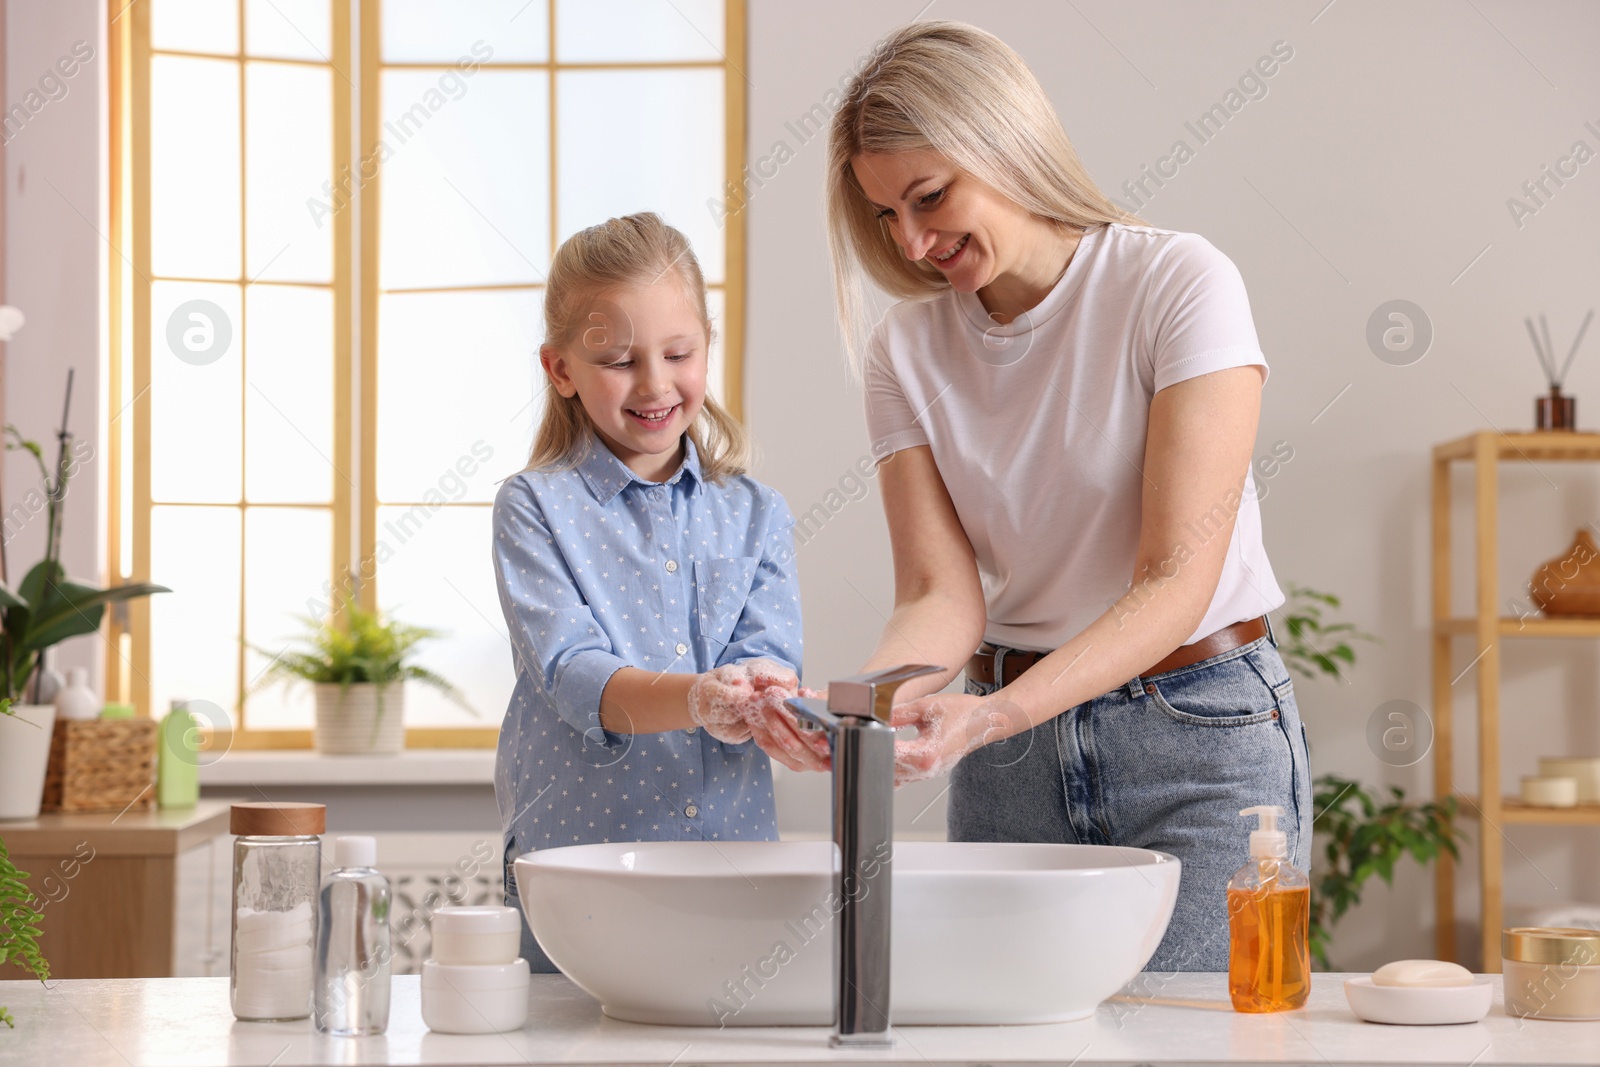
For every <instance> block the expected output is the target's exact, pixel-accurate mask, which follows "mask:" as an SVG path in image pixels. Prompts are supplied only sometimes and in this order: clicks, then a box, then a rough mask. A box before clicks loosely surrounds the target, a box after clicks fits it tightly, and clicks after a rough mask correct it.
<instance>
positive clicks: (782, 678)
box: [689, 660, 828, 755]
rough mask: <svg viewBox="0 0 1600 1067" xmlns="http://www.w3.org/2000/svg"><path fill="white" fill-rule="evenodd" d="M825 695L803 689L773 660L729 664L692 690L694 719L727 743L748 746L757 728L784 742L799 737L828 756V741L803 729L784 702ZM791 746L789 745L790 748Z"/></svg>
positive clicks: (709, 675) (792, 675)
mask: <svg viewBox="0 0 1600 1067" xmlns="http://www.w3.org/2000/svg"><path fill="white" fill-rule="evenodd" d="M820 695H821V694H820V693H819V692H818V691H817V690H814V689H808V688H805V687H804V686H801V685H800V684H799V679H798V678H796V677H795V674H794V672H793V671H790V670H788V669H786V668H784V667H781V666H779V665H778V664H776V663H772V662H771V661H769V660H751V661H747V662H744V663H735V664H730V665H728V666H726V667H719V668H717V669H716V670H715V671H712V672H710V673H709V674H707V675H706V676H705V677H704V678H702V679H701V681H700V682H699V683H697V684H696V685H695V687H694V688H693V689H692V690H691V691H690V694H689V710H690V716H691V718H693V719H694V720H695V721H696V722H698V723H700V724H701V725H702V726H704V727H705V728H706V732H707V733H709V734H710V735H711V736H712V737H714V738H716V739H717V740H719V741H722V742H723V743H725V744H739V743H742V742H744V741H748V740H749V739H750V737H751V735H752V727H755V728H756V729H760V730H762V731H763V732H764V733H766V734H767V735H768V736H770V737H772V738H773V740H775V741H778V742H779V743H782V742H783V740H784V736H783V735H784V734H785V733H793V734H795V735H797V736H798V737H799V738H800V739H801V741H802V743H803V744H805V745H806V746H807V747H809V748H810V749H811V750H812V751H813V752H814V753H817V754H819V755H825V754H826V752H827V745H828V742H827V737H826V736H825V735H824V734H823V733H822V732H821V731H810V730H802V729H800V728H799V726H798V723H797V722H796V720H795V718H794V715H793V713H792V712H790V711H789V709H788V708H787V707H785V706H784V701H785V700H788V699H789V698H790V697H794V696H805V697H817V696H820ZM785 747H788V746H785Z"/></svg>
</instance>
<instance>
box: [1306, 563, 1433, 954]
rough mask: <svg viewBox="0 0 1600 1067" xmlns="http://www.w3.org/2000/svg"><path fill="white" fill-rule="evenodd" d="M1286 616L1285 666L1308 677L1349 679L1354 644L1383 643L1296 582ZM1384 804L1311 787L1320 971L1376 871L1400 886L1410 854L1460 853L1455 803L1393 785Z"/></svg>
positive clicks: (1355, 790) (1335, 781) (1334, 787)
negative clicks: (1400, 870) (1398, 875)
mask: <svg viewBox="0 0 1600 1067" xmlns="http://www.w3.org/2000/svg"><path fill="white" fill-rule="evenodd" d="M1286 592H1287V593H1288V600H1287V602H1286V603H1285V604H1284V606H1283V609H1282V612H1283V616H1284V629H1285V630H1286V631H1287V632H1286V633H1285V634H1284V635H1283V636H1281V637H1280V638H1279V641H1278V652H1279V654H1280V655H1282V657H1283V662H1284V664H1285V665H1286V666H1287V667H1288V668H1289V669H1290V670H1293V671H1295V672H1297V673H1299V674H1300V675H1302V676H1304V677H1306V678H1317V677H1321V676H1329V677H1333V678H1337V679H1341V680H1342V679H1343V678H1344V676H1345V672H1346V671H1347V670H1348V669H1349V668H1351V667H1353V666H1355V662H1356V654H1355V649H1354V648H1353V647H1351V644H1350V642H1352V641H1372V642H1375V641H1377V640H1378V638H1376V637H1374V636H1373V635H1371V634H1368V633H1364V632H1362V631H1361V630H1359V629H1357V628H1356V627H1355V626H1354V625H1353V624H1351V623H1346V622H1333V621H1330V620H1329V619H1328V618H1327V615H1328V613H1329V610H1330V609H1334V610H1336V609H1338V607H1339V606H1340V605H1339V598H1338V597H1336V596H1334V595H1332V594H1331V593H1320V592H1317V591H1316V590H1313V589H1307V588H1305V587H1303V586H1298V585H1290V586H1288V588H1287V590H1286ZM1389 794H1390V795H1389V797H1388V798H1387V799H1380V798H1379V796H1378V795H1376V794H1375V793H1373V792H1369V791H1368V790H1367V789H1366V788H1365V787H1363V786H1362V785H1361V783H1359V782H1356V781H1353V780H1351V779H1348V778H1341V777H1339V776H1338V775H1333V774H1324V775H1321V776H1319V777H1317V778H1316V779H1315V780H1314V782H1313V783H1312V808H1313V810H1314V811H1316V813H1317V816H1316V822H1315V823H1314V824H1313V827H1312V829H1313V832H1314V833H1315V834H1318V835H1320V836H1321V839H1322V842H1323V851H1322V858H1321V862H1320V863H1317V864H1314V865H1313V871H1312V879H1311V929H1310V940H1311V954H1312V957H1313V959H1314V960H1315V961H1316V964H1317V966H1319V967H1320V968H1322V969H1323V970H1332V969H1333V965H1332V963H1331V961H1330V959H1329V949H1330V947H1331V944H1332V938H1333V925H1334V923H1336V922H1338V921H1339V919H1340V918H1341V917H1343V916H1344V914H1345V913H1346V912H1347V911H1349V910H1350V909H1351V908H1353V907H1355V906H1356V905H1357V904H1359V903H1360V902H1361V892H1362V887H1363V886H1364V885H1365V884H1366V882H1367V881H1368V879H1370V878H1371V877H1372V876H1373V875H1374V874H1376V875H1377V876H1378V877H1380V878H1382V879H1383V880H1384V882H1385V883H1387V884H1393V881H1394V867H1395V864H1396V863H1397V862H1399V860H1401V859H1402V858H1404V857H1405V856H1407V855H1409V856H1411V858H1413V859H1415V860H1416V861H1417V862H1418V863H1421V864H1423V865H1424V866H1425V865H1427V864H1428V863H1431V862H1432V861H1433V860H1435V859H1437V858H1438V856H1439V853H1440V852H1448V853H1450V854H1451V855H1452V856H1454V855H1457V854H1458V853H1457V847H1456V843H1457V841H1458V840H1459V839H1460V837H1461V831H1460V830H1459V829H1458V828H1457V827H1456V825H1455V816H1456V802H1455V798H1454V797H1444V798H1442V799H1439V800H1436V801H1428V802H1424V803H1421V804H1417V803H1412V802H1408V801H1407V800H1406V798H1405V791H1404V790H1402V789H1400V788H1398V787H1396V786H1390V787H1389Z"/></svg>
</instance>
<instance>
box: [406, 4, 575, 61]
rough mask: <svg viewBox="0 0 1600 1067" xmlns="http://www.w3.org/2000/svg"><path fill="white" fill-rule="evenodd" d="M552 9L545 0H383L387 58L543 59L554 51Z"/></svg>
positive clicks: (409, 59) (408, 59) (420, 59)
mask: <svg viewBox="0 0 1600 1067" xmlns="http://www.w3.org/2000/svg"><path fill="white" fill-rule="evenodd" d="M548 11H549V9H548V8H546V7H545V0H476V2H475V3H470V4H461V3H452V4H446V3H441V2H440V0H384V3H383V18H382V32H383V61H384V62H385V63H449V64H451V65H452V66H453V65H454V64H456V63H457V62H459V61H460V60H462V59H463V58H466V59H468V60H469V61H470V60H471V59H473V58H476V59H477V60H478V61H480V62H482V61H486V60H489V61H498V62H501V63H543V62H544V61H545V60H546V59H547V58H548V56H549V49H550V45H549V39H550V16H549V14H548ZM491 57H492V60H491Z"/></svg>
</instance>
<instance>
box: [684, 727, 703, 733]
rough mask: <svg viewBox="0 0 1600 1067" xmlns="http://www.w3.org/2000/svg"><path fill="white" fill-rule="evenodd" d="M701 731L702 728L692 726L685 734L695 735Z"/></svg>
mask: <svg viewBox="0 0 1600 1067" xmlns="http://www.w3.org/2000/svg"><path fill="white" fill-rule="evenodd" d="M699 731H700V727H698V726H691V727H689V728H688V729H687V730H685V731H683V732H684V733H686V734H693V733H699Z"/></svg>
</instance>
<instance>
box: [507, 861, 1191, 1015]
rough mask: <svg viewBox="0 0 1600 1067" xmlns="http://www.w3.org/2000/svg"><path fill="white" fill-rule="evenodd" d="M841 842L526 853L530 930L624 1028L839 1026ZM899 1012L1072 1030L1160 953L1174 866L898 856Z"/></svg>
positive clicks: (521, 874)
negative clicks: (836, 975)
mask: <svg viewBox="0 0 1600 1067" xmlns="http://www.w3.org/2000/svg"><path fill="white" fill-rule="evenodd" d="M833 856H834V847H833V843H832V842H829V841H770V842H761V841H738V842H728V843H719V842H709V841H652V842H638V843H621V844H604V845H574V846H571V847H568V848H556V849H549V850H546V851H542V852H536V853H530V854H527V855H524V856H522V857H521V858H519V859H518V860H517V861H516V876H517V891H518V893H519V895H520V897H521V899H522V907H523V911H524V912H525V913H526V914H527V916H528V919H529V923H530V925H531V926H532V928H533V932H534V934H535V935H536V936H537V937H538V938H539V943H540V944H541V945H542V946H543V947H544V950H545V951H546V952H547V953H548V954H549V956H550V958H551V959H552V960H554V961H555V962H556V964H557V965H558V966H559V967H560V968H561V969H562V971H564V972H565V973H566V975H567V976H568V977H569V978H571V979H572V980H573V981H574V982H576V983H577V984H578V985H579V986H581V987H582V988H583V989H584V990H586V991H587V992H588V993H590V994H591V995H593V996H594V997H595V998H596V999H597V1000H599V1001H600V1003H601V1006H602V1007H603V1009H604V1011H605V1013H606V1014H607V1015H609V1016H611V1017H612V1018H616V1019H626V1020H629V1021H632V1022H642V1023H658V1024H668V1025H681V1026H722V1025H728V1026H772V1025H815V1026H826V1025H829V1024H830V1023H831V1022H832V1019H833V1004H834V997H835V991H834V988H833V977H832V972H833V951H834V947H833V946H834V938H835V936H836V931H835V928H834V922H835V920H836V904H837V901H836V898H835V897H834V896H833V876H832V873H831V872H832V863H833ZM892 870H893V878H894V895H893V914H894V920H893V930H892V933H891V938H892V949H891V952H892V960H893V963H892V970H893V974H892V977H891V990H892V992H891V1006H890V1017H891V1019H892V1020H893V1021H894V1022H895V1023H898V1024H923V1025H927V1024H946V1023H950V1024H959V1023H968V1024H990V1025H992V1024H1000V1023H1042V1022H1062V1021H1065V1020H1069V1019H1079V1018H1083V1017H1084V1016H1086V1015H1089V1014H1091V1013H1092V1012H1093V1011H1094V1009H1095V1006H1096V1005H1098V1004H1099V1003H1100V1002H1101V1001H1102V1000H1104V999H1105V998H1106V997H1108V996H1110V995H1111V994H1113V993H1115V992H1116V991H1117V990H1118V989H1120V988H1121V987H1122V985H1123V984H1124V983H1126V982H1127V981H1128V980H1129V979H1130V978H1132V977H1133V976H1134V975H1135V974H1137V973H1138V972H1139V970H1140V969H1141V968H1142V967H1143V966H1144V964H1145V962H1146V961H1147V960H1148V959H1149V958H1150V956H1151V954H1152V953H1154V952H1155V949H1156V946H1157V945H1158V944H1159V943H1160V941H1161V937H1162V935H1163V934H1164V933H1165V932H1166V928H1167V922H1168V921H1169V920H1170V919H1171V917H1172V905H1173V902H1174V900H1176V898H1177V893H1178V871H1179V863H1178V861H1177V859H1175V858H1174V857H1172V856H1169V855H1166V854H1165V853H1161V852H1151V851H1147V850H1144V849H1136V848H1116V847H1107V846H1100V845H1037V844H969V843H959V842H920V841H904V842H900V843H898V844H897V845H896V846H895V850H894V862H893V865H892Z"/></svg>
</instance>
